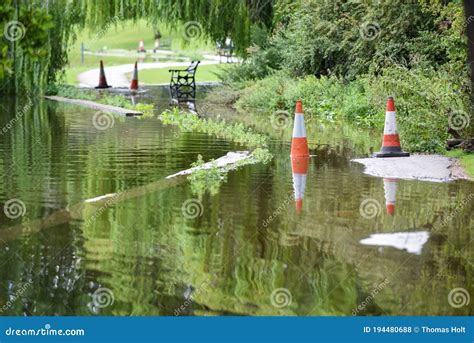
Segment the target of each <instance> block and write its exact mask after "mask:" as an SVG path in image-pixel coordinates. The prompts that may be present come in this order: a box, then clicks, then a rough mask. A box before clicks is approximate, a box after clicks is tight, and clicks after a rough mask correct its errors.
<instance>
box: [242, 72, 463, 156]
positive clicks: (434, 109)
mask: <svg viewBox="0 0 474 343" xmlns="http://www.w3.org/2000/svg"><path fill="white" fill-rule="evenodd" d="M451 75H452V73H451V72H449V71H443V70H439V71H436V70H434V69H433V68H423V69H421V68H418V69H412V70H410V69H407V68H404V67H400V66H398V67H391V68H386V69H384V72H383V74H381V75H378V76H361V77H359V78H357V79H355V80H353V81H351V82H347V81H344V80H342V79H339V78H337V77H334V76H332V77H324V76H323V77H320V78H316V77H315V76H306V77H304V78H301V79H291V78H289V77H288V75H286V74H285V73H282V72H280V73H275V74H274V75H272V76H269V77H267V78H265V79H263V80H260V81H257V82H255V83H254V84H253V85H252V86H249V87H247V88H245V89H244V90H242V91H241V94H240V98H239V100H238V101H237V102H236V107H237V108H238V109H240V110H254V111H255V110H256V111H258V112H263V113H266V114H267V115H271V113H273V112H274V111H278V110H284V111H288V112H289V113H292V112H293V111H294V106H295V102H296V100H297V99H302V100H303V107H304V111H305V114H306V115H307V116H308V117H309V118H315V119H317V120H324V121H333V122H334V121H345V122H349V123H353V124H355V125H358V126H361V127H370V128H377V129H379V130H380V131H382V129H383V124H384V118H385V106H386V101H387V96H395V104H396V108H397V114H398V115H397V120H398V128H399V131H400V136H401V140H402V144H403V148H404V149H406V150H409V151H423V152H443V151H444V150H445V145H446V140H447V139H448V136H449V135H448V131H447V128H448V115H449V114H451V113H459V112H461V113H466V111H467V108H468V101H469V98H468V96H467V93H466V92H463V89H462V82H459V80H456V79H455V80H452V79H451Z"/></svg>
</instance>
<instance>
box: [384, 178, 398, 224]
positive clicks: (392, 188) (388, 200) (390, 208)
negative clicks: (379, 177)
mask: <svg viewBox="0 0 474 343" xmlns="http://www.w3.org/2000/svg"><path fill="white" fill-rule="evenodd" d="M397 182H398V180H397V179H383V190H384V193H385V207H386V208H387V214H388V215H389V216H393V215H394V214H395V200H396V197H397Z"/></svg>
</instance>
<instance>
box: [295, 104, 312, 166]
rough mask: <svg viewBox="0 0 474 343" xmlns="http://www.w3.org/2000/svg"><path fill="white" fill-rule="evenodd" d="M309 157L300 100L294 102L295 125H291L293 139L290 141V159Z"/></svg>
mask: <svg viewBox="0 0 474 343" xmlns="http://www.w3.org/2000/svg"><path fill="white" fill-rule="evenodd" d="M307 156H309V149H308V140H307V138H306V129H305V127H304V114H303V104H302V102H301V100H298V101H297V102H296V109H295V123H294V125H293V138H292V140H291V157H307Z"/></svg>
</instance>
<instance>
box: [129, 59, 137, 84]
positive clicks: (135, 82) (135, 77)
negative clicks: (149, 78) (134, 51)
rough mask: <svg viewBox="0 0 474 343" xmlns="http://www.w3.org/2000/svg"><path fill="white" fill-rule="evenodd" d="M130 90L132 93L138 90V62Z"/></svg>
mask: <svg viewBox="0 0 474 343" xmlns="http://www.w3.org/2000/svg"><path fill="white" fill-rule="evenodd" d="M130 89H131V90H132V91H136V90H138V68H137V62H135V68H134V69H133V77H132V83H131V84H130Z"/></svg>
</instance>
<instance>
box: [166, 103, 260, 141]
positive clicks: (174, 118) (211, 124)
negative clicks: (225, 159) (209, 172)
mask: <svg viewBox="0 0 474 343" xmlns="http://www.w3.org/2000/svg"><path fill="white" fill-rule="evenodd" d="M159 119H160V120H161V121H162V122H163V124H165V125H176V126H178V127H179V128H180V129H181V130H182V131H192V132H202V133H206V134H209V135H212V136H216V137H219V138H224V139H227V140H231V141H233V142H236V143H239V144H242V145H245V146H247V147H263V146H266V145H267V141H268V138H267V137H266V136H264V135H262V134H260V133H257V132H254V131H253V130H252V129H250V128H247V127H246V126H245V125H244V124H242V123H230V122H227V121H225V120H224V119H211V118H208V119H200V118H199V117H198V116H197V115H195V114H192V113H187V112H182V111H180V110H178V109H177V108H175V109H172V110H167V111H164V112H163V113H161V115H160V116H159Z"/></svg>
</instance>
